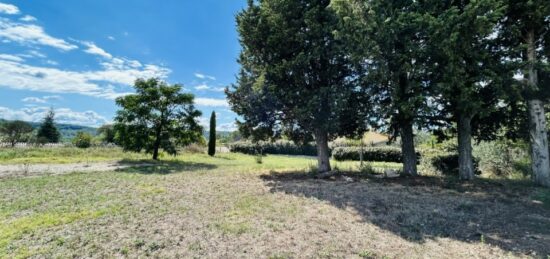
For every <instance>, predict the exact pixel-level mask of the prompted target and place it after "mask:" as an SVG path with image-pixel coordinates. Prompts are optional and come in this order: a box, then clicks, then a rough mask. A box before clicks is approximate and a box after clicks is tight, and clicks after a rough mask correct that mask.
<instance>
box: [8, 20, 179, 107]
mask: <svg viewBox="0 0 550 259" xmlns="http://www.w3.org/2000/svg"><path fill="white" fill-rule="evenodd" d="M2 38H4V40H7V41H11V42H19V43H22V44H23V45H25V46H27V45H47V46H52V47H55V48H58V49H61V50H71V49H76V48H78V47H77V46H76V45H73V44H72V43H68V42H67V41H65V40H63V39H57V38H53V37H51V36H49V35H48V34H46V33H45V32H44V29H43V28H42V27H39V26H36V25H33V24H22V23H16V22H12V21H10V20H9V19H6V18H1V17H0V41H1V40H2ZM70 40H71V41H73V42H75V44H76V43H78V44H82V45H83V46H85V48H84V50H83V51H84V52H85V53H88V54H92V55H98V56H101V57H102V58H103V61H102V62H101V63H99V65H100V66H101V67H100V68H99V69H88V70H84V71H80V70H68V69H60V68H57V67H51V66H37V65H34V64H33V65H30V64H28V63H26V62H25V60H23V59H22V58H21V57H25V58H29V59H32V58H40V59H43V60H41V61H42V64H44V65H46V64H48V65H57V62H56V61H54V60H47V56H46V55H44V54H43V53H41V52H39V51H37V50H35V49H30V50H28V51H27V52H26V53H25V54H21V55H17V56H15V55H8V54H4V55H2V54H0V55H1V56H0V78H1V79H2V80H0V87H9V88H12V89H22V90H30V91H41V92H49V93H77V94H83V95H88V96H94V97H99V98H107V99H115V98H117V97H119V96H123V95H126V94H128V93H129V92H128V91H120V90H118V89H117V88H119V87H122V86H129V85H132V84H133V83H134V81H135V80H136V79H138V78H150V77H158V78H161V79H162V78H166V77H167V75H168V74H169V73H170V72H171V71H170V70H169V69H168V68H165V67H163V66H157V65H152V64H142V63H141V62H139V61H137V60H131V59H126V58H118V57H114V56H113V55H111V54H110V53H108V52H106V51H105V50H103V49H102V48H100V47H99V46H97V45H96V44H95V43H94V42H89V41H80V40H75V39H70ZM31 47H32V48H34V47H35V46H31Z"/></svg>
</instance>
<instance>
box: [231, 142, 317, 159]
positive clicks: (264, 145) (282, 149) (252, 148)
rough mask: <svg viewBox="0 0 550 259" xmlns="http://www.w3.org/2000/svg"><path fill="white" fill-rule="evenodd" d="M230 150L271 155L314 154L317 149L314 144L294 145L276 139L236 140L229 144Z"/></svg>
mask: <svg viewBox="0 0 550 259" xmlns="http://www.w3.org/2000/svg"><path fill="white" fill-rule="evenodd" d="M229 150H231V152H236V153H243V154H249V155H255V154H258V153H261V154H272V155H302V156H316V155H317V149H316V147H315V146H314V145H310V144H307V145H296V144H294V142H291V141H288V140H278V141H275V142H263V141H262V142H258V143H252V142H236V143H233V144H231V145H229Z"/></svg>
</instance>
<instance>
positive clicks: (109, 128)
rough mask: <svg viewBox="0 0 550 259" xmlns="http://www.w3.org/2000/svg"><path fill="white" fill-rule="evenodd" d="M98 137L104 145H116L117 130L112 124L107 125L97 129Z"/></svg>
mask: <svg viewBox="0 0 550 259" xmlns="http://www.w3.org/2000/svg"><path fill="white" fill-rule="evenodd" d="M96 132H97V135H99V136H100V137H101V141H102V142H103V143H109V144H111V143H115V129H114V127H113V125H111V124H105V125H103V126H101V127H99V128H98V129H97V131H96Z"/></svg>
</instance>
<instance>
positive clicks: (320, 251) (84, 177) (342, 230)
mask: <svg viewBox="0 0 550 259" xmlns="http://www.w3.org/2000/svg"><path fill="white" fill-rule="evenodd" d="M90 151H91V152H90V153H89V155H87V154H86V153H79V151H78V150H55V149H52V150H49V151H47V152H40V150H34V151H33V150H26V151H13V152H14V153H13V154H8V155H6V154H4V152H6V150H1V151H0V163H1V164H13V163H44V162H46V163H60V162H62V163H74V162H93V161H112V160H115V159H119V160H126V161H141V160H143V159H147V158H148V157H147V156H144V155H140V154H137V155H136V154H130V153H123V152H121V151H119V150H115V149H110V150H90ZM22 152H25V153H24V154H23V153H22ZM60 153H63V154H64V155H63V156H60ZM28 154H33V155H32V156H28V157H27V155H28ZM84 155H87V156H86V157H83V156H84ZM52 157H62V158H60V159H58V160H55V161H52ZM145 161H148V160H145ZM315 162H316V161H315V160H314V159H312V158H304V157H287V156H267V157H264V158H263V160H262V163H261V164H258V163H256V161H255V157H253V156H246V155H240V154H220V155H217V156H216V157H213V158H212V157H209V156H207V155H202V154H182V155H179V156H177V157H164V161H163V162H160V163H154V164H153V165H152V166H147V167H142V166H137V167H131V168H127V169H123V170H117V171H108V172H88V173H79V172H75V173H67V174H62V175H55V176H32V175H31V176H25V177H11V178H5V179H0V204H2V206H0V258H17V257H19V258H24V257H39V258H44V257H46V258H51V257H61V258H66V257H129V258H135V257H144V256H151V257H159V258H166V257H169V258H170V257H180V258H181V257H187V258H403V257H406V258H419V257H422V258H427V257H431V258H459V257H460V258H464V257H468V258H470V257H472V258H498V257H542V258H545V257H546V255H547V254H550V246H549V245H548V244H550V193H549V192H548V191H547V190H543V189H541V188H536V187H532V186H530V185H529V184H527V183H525V182H510V181H498V180H490V181H489V180H482V179H480V180H477V181H474V182H471V183H460V182H457V181H456V180H455V179H453V178H435V177H422V178H415V179H412V178H398V179H378V178H373V177H367V176H364V175H361V174H359V173H357V172H356V168H357V163H351V162H345V163H338V164H337V166H338V167H339V168H340V169H341V170H343V171H349V169H352V170H351V171H354V170H355V171H354V172H348V173H347V175H348V176H350V177H352V178H353V179H354V181H353V182H349V181H344V180H341V179H340V178H336V179H334V180H318V179H314V178H312V177H311V174H310V173H309V171H310V168H311V167H312V166H314V165H315ZM373 166H374V167H386V168H399V165H398V164H387V163H381V164H373Z"/></svg>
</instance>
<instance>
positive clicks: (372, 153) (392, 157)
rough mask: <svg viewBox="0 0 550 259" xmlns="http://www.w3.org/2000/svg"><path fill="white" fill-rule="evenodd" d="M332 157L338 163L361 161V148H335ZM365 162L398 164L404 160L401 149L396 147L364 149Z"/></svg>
mask: <svg viewBox="0 0 550 259" xmlns="http://www.w3.org/2000/svg"><path fill="white" fill-rule="evenodd" d="M332 156H333V157H334V159H336V160H338V161H343V160H355V161H359V160H361V147H335V148H334V149H333V150H332ZM363 160H364V161H379V162H396V163H400V162H401V160H402V154H401V149H399V148H395V147H364V148H363Z"/></svg>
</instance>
